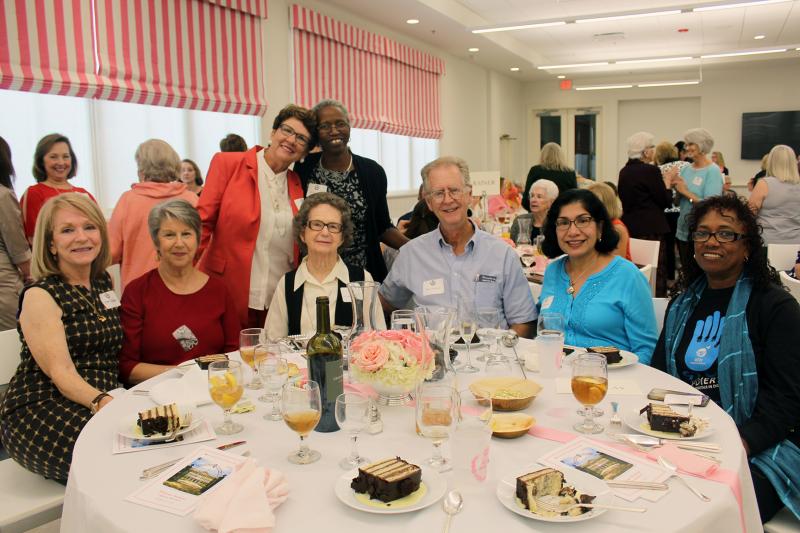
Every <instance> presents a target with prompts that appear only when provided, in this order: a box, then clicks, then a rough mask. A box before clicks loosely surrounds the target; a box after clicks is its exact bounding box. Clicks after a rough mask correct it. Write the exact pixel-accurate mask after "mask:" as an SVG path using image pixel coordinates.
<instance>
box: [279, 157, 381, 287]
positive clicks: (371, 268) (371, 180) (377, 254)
mask: <svg viewBox="0 0 800 533" xmlns="http://www.w3.org/2000/svg"><path fill="white" fill-rule="evenodd" d="M352 155H353V167H354V168H355V172H353V173H352V174H351V176H354V179H357V180H358V182H359V185H360V186H361V191H362V193H363V195H364V198H365V199H366V203H367V205H366V207H367V210H366V219H365V225H366V228H364V229H365V230H366V243H365V254H366V257H367V265H366V269H367V271H368V272H369V273H370V274H372V278H373V279H374V280H375V281H380V282H382V281H383V280H384V279H385V278H386V274H388V270H387V269H386V263H384V262H383V255H382V254H381V246H380V243H381V236H382V235H383V234H384V232H386V230H388V229H389V228H393V227H394V225H393V224H392V220H391V218H389V205H388V204H387V202H386V189H387V182H386V172H385V171H384V170H383V167H381V166H380V165H379V164H378V163H377V162H375V161H373V160H372V159H368V158H366V157H361V156H358V155H356V154H352ZM321 158H322V152H317V153H315V154H308V155H307V156H306V158H305V159H304V160H303V161H302V162H297V163H295V165H294V171H295V172H297V173H298V174H299V175H300V180H301V181H302V183H303V193H304V194H306V193H307V192H308V184H309V183H314V169H315V168H316V166H317V164H318V163H319V160H320V159H321ZM345 200H347V199H346V198H345Z"/></svg>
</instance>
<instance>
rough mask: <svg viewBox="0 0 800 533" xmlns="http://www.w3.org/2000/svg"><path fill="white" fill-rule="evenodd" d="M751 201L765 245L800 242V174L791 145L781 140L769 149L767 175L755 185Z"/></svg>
mask: <svg viewBox="0 0 800 533" xmlns="http://www.w3.org/2000/svg"><path fill="white" fill-rule="evenodd" d="M749 203H750V208H751V209H752V210H753V212H754V213H755V214H756V215H758V223H759V224H760V225H761V227H762V228H763V230H764V232H763V233H762V234H761V235H762V237H763V239H764V244H765V245H767V244H796V243H800V216H798V215H800V174H798V171H797V157H796V156H795V154H794V150H792V149H791V147H789V146H786V145H785V144H779V145H778V146H775V147H773V148H772V150H770V151H769V155H768V157H767V175H766V177H764V178H762V179H760V180H758V183H756V185H755V187H753V193H752V194H751V195H750V199H749Z"/></svg>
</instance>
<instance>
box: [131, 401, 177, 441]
mask: <svg viewBox="0 0 800 533" xmlns="http://www.w3.org/2000/svg"><path fill="white" fill-rule="evenodd" d="M136 423H137V425H138V426H139V427H140V428H141V430H142V435H144V436H145V437H150V436H152V435H157V434H161V435H167V434H169V433H171V432H172V431H173V430H174V429H175V428H177V427H180V426H181V415H180V412H179V411H178V406H177V405H176V404H174V403H171V404H169V405H159V406H157V407H153V408H152V409H148V410H146V411H142V412H140V413H139V420H138V422H136Z"/></svg>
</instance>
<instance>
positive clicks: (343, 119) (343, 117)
mask: <svg viewBox="0 0 800 533" xmlns="http://www.w3.org/2000/svg"><path fill="white" fill-rule="evenodd" d="M312 112H313V113H314V114H315V115H316V118H317V133H318V134H319V144H320V147H321V148H322V152H321V153H315V154H308V155H307V156H306V158H305V160H304V161H303V162H302V163H296V164H295V167H294V170H295V172H297V173H298V174H300V179H301V180H302V181H303V190H304V192H305V194H306V196H310V195H312V194H314V193H317V192H324V191H327V192H331V193H333V194H335V195H337V196H339V197H341V198H343V199H344V201H345V202H347V205H348V206H349V207H350V212H351V215H352V220H353V243H352V244H351V245H350V246H349V247H348V248H347V249H343V250H341V251H340V255H341V257H342V259H343V260H344V262H345V263H347V264H349V265H352V266H357V267H361V268H364V269H366V270H367V271H368V272H369V273H370V274H372V277H373V278H374V279H375V281H383V279H384V278H385V277H386V274H387V272H388V271H387V269H386V264H385V263H384V261H383V255H382V254H381V246H380V245H381V243H384V244H385V245H387V246H391V247H392V248H395V249H398V248H400V247H401V246H403V245H404V244H405V243H407V242H408V239H407V238H406V237H405V236H404V235H403V234H402V233H400V231H399V230H398V229H397V228H396V227H394V225H393V224H392V220H391V219H390V218H389V206H388V204H387V203H386V187H387V183H386V172H385V171H384V170H383V167H381V166H380V165H379V164H378V163H377V162H375V161H373V160H372V159H367V158H366V157H361V156H358V155H355V154H353V153H352V152H351V151H350V149H349V148H348V147H347V143H348V141H349V140H350V118H349V117H348V114H347V109H346V108H345V107H344V105H342V103H341V102H337V101H336V100H322V101H321V102H319V103H318V104H317V105H315V106H314V109H312Z"/></svg>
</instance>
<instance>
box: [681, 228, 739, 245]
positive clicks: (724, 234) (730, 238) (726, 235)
mask: <svg viewBox="0 0 800 533" xmlns="http://www.w3.org/2000/svg"><path fill="white" fill-rule="evenodd" d="M711 237H714V238H715V239H717V242H719V243H722V242H734V241H738V240H740V239H746V238H747V235H745V234H743V233H736V232H735V231H731V230H729V229H723V230H719V231H706V230H703V229H700V230H697V231H695V232H693V233H692V240H693V241H694V242H706V241H708V239H710V238H711Z"/></svg>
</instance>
